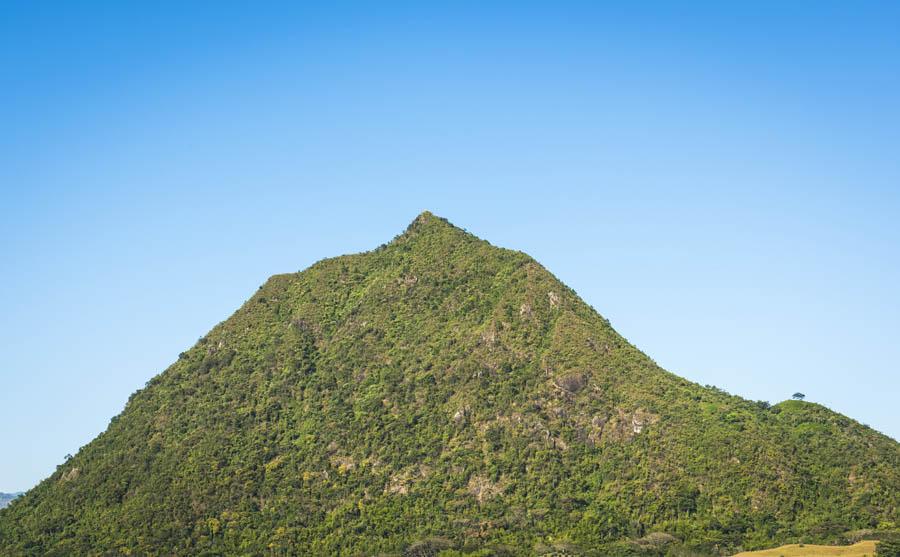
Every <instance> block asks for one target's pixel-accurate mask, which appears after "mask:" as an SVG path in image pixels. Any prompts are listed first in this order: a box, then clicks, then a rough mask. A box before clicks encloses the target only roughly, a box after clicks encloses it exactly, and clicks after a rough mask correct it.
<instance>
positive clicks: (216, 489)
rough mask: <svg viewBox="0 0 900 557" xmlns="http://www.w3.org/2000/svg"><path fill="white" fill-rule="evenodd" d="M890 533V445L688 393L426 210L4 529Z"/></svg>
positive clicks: (66, 534) (574, 538) (136, 414)
mask: <svg viewBox="0 0 900 557" xmlns="http://www.w3.org/2000/svg"><path fill="white" fill-rule="evenodd" d="M697 349H698V350H702V349H703V348H702V346H698V348H697ZM898 525H900V445H898V443H897V442H896V441H894V440H892V439H890V438H888V437H886V436H884V435H881V434H879V433H877V432H875V431H873V430H872V429H870V428H868V427H866V426H863V425H861V424H859V423H857V422H855V421H853V420H851V419H849V418H847V417H844V416H842V415H839V414H836V413H834V412H832V411H830V410H828V409H826V408H824V407H822V406H819V405H817V404H812V403H807V402H802V401H787V402H784V403H781V404H778V405H775V406H772V407H769V405H768V404H765V403H757V402H750V401H747V400H744V399H741V398H738V397H735V396H731V395H729V394H727V393H725V392H723V391H721V390H718V389H715V388H710V387H701V386H699V385H696V384H694V383H691V382H689V381H687V380H685V379H682V378H680V377H677V376H675V375H673V374H671V373H669V372H667V371H665V370H663V369H661V368H660V367H659V366H657V365H656V364H655V363H654V362H653V361H652V360H651V359H650V358H648V357H647V356H646V355H644V354H643V353H641V352H640V351H639V350H637V349H636V348H635V347H634V346H632V345H630V344H629V343H628V342H627V341H626V340H625V339H624V338H622V337H621V336H620V335H619V334H618V333H616V331H615V330H613V328H612V327H611V326H610V324H609V322H607V321H606V320H605V319H604V318H603V317H601V316H600V315H599V314H597V312H595V311H594V310H593V309H592V308H591V307H590V306H588V305H587V304H586V303H584V302H583V301H582V300H581V299H580V298H579V297H578V296H577V295H576V294H575V293H574V292H573V291H572V290H570V289H569V288H567V287H566V286H565V285H563V284H562V283H560V282H559V281H558V280H557V279H556V278H555V277H554V276H553V275H551V274H550V273H549V272H548V271H547V270H545V269H544V268H543V267H542V266H541V265H540V264H538V263H537V262H536V261H534V260H533V259H532V258H530V257H528V256H527V255H525V254H523V253H520V252H516V251H510V250H506V249H501V248H497V247H494V246H491V245H490V244H489V243H487V242H485V241H483V240H480V239H478V238H476V237H475V236H472V235H471V234H468V233H467V232H465V231H463V230H461V229H459V228H456V227H455V226H453V225H451V224H450V223H448V222H447V221H446V220H444V219H441V218H439V217H436V216H434V215H432V214H431V213H428V212H425V213H422V214H421V215H419V216H418V217H417V218H416V219H415V220H414V221H413V222H412V224H410V226H409V227H408V228H407V229H406V231H405V232H404V233H402V234H401V235H399V236H397V237H396V238H395V239H394V240H393V241H391V242H390V243H388V244H385V245H383V246H381V247H379V248H377V249H375V250H373V251H371V252H367V253H362V254H357V255H348V256H341V257H336V258H333V259H327V260H324V261H320V262H318V263H316V264H314V265H313V266H311V267H310V268H308V269H306V270H305V271H302V272H299V273H294V274H284V275H276V276H273V277H272V278H270V279H269V280H268V281H266V283H265V284H264V285H263V286H261V287H260V288H259V290H258V291H257V292H256V293H255V294H254V295H253V296H252V297H251V298H250V299H249V300H248V301H247V302H246V303H244V305H243V306H242V307H241V308H240V309H238V311H237V312H236V313H235V314H234V315H232V316H231V317H230V318H228V319H227V320H226V321H224V322H222V323H220V324H218V325H216V326H215V327H214V328H213V329H212V330H211V331H210V332H209V334H207V335H206V336H204V337H203V338H201V339H200V340H199V342H198V343H197V344H196V345H194V346H193V347H192V348H190V349H189V350H187V351H186V352H184V353H182V354H181V355H180V356H179V358H178V360H177V361H176V362H175V363H173V364H172V365H171V366H170V367H169V368H168V369H166V370H165V371H164V372H163V373H161V374H160V375H158V376H156V377H154V378H153V379H152V380H150V381H149V382H148V383H147V385H146V388H144V389H141V390H140V391H138V392H136V393H135V394H134V395H132V396H131V398H130V399H129V401H128V404H127V406H126V407H125V409H124V411H123V412H122V413H121V414H120V415H119V416H117V417H115V418H113V420H112V422H111V423H110V425H109V427H108V429H107V430H106V431H105V432H104V433H102V434H101V435H99V436H98V437H97V438H96V439H95V440H93V441H92V442H91V443H89V444H88V445H86V446H85V447H83V448H82V449H81V450H80V451H79V452H78V454H76V455H75V456H74V457H73V458H71V459H69V460H67V461H66V462H65V463H63V464H61V465H60V466H59V467H58V468H57V470H56V471H55V472H54V473H53V474H52V475H51V476H50V477H49V478H47V479H46V480H44V481H43V482H42V483H41V484H40V485H38V486H37V487H35V488H34V489H32V490H31V491H29V492H28V493H27V494H25V495H24V496H22V497H20V498H19V499H17V500H16V501H14V502H13V503H12V504H11V505H10V506H9V507H8V508H7V509H4V510H3V511H0V554H3V555H91V554H98V555H99V554H102V555H113V554H131V555H200V554H207V555H220V554H226V555H287V554H303V555H372V554H403V553H406V554H408V555H435V554H437V553H438V552H440V551H445V553H444V554H445V555H460V554H466V553H470V552H471V553H476V554H478V555H491V554H506V553H509V554H516V555H519V554H521V555H533V554H542V553H548V552H552V551H557V552H567V553H568V554H588V555H610V554H623V555H625V554H646V555H662V554H663V553H665V551H667V550H668V549H667V548H669V549H671V548H672V547H677V546H684V547H688V548H693V549H694V550H696V551H701V552H709V553H722V552H726V551H729V550H732V549H737V548H756V547H760V546H767V545H772V544H777V543H776V542H782V541H794V540H803V541H810V542H812V541H820V542H823V541H833V540H836V539H838V538H839V537H840V536H841V535H842V534H843V533H844V532H846V531H849V530H856V529H862V528H868V529H891V528H896V527H897V526H898Z"/></svg>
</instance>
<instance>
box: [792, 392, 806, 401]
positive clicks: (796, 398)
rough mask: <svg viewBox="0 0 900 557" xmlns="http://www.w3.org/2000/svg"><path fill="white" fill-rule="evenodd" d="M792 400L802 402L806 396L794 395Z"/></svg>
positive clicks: (801, 394)
mask: <svg viewBox="0 0 900 557" xmlns="http://www.w3.org/2000/svg"><path fill="white" fill-rule="evenodd" d="M792 398H793V399H794V400H803V399H804V398H806V395H805V394H803V393H794V396H793V397H792Z"/></svg>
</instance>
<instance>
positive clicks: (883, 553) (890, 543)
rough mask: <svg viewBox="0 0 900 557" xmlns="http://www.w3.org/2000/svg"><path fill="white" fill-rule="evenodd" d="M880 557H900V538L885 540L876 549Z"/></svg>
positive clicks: (876, 553)
mask: <svg viewBox="0 0 900 557" xmlns="http://www.w3.org/2000/svg"><path fill="white" fill-rule="evenodd" d="M875 555H877V556H878V557H900V538H890V539H884V540H881V541H880V542H878V545H877V546H876V547H875Z"/></svg>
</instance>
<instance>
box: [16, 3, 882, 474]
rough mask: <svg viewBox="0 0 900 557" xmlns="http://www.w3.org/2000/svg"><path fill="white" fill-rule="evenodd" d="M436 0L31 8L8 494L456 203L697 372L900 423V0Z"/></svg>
mask: <svg viewBox="0 0 900 557" xmlns="http://www.w3.org/2000/svg"><path fill="white" fill-rule="evenodd" d="M76 4H77V5H76ZM126 4H127V5H126ZM376 4H377V6H376ZM421 4H428V6H427V7H425V6H423V5H418V6H416V5H413V4H412V3H388V4H384V3H358V4H356V3H351V2H337V3H322V5H320V6H318V7H312V6H309V5H304V4H299V5H295V6H289V5H288V4H283V5H282V4H272V3H269V4H265V5H263V4H260V3H249V2H248V3H221V2H203V3H191V4H190V6H187V5H182V3H171V4H165V3H162V2H152V3H146V4H144V5H139V4H138V3H113V2H109V3H94V4H91V3H87V2H84V3H59V4H58V5H57V4H54V3H53V2H44V3H37V2H21V3H15V2H4V3H3V6H2V7H0V122H2V125H0V188H2V192H0V216H2V218H0V234H2V237H3V238H4V239H5V240H4V242H3V243H2V257H0V276H2V277H3V288H2V289H0V304H2V306H3V308H4V319H3V320H0V342H2V345H0V348H2V351H3V354H4V361H3V363H2V365H0V423H2V424H3V429H2V436H0V442H2V444H3V446H4V450H3V451H2V453H0V491H16V490H22V489H26V488H29V487H31V486H32V485H34V484H35V483H36V482H38V481H39V480H40V479H42V478H44V477H46V476H47V475H49V474H50V473H51V472H52V471H53V469H54V467H55V466H56V465H57V464H59V463H60V462H62V460H63V457H64V456H65V455H66V454H67V453H74V452H75V451H77V450H78V448H79V447H80V446H82V445H84V444H85V443H87V442H88V441H90V440H91V439H92V438H93V437H94V436H96V435H97V434H98V433H100V432H101V431H102V430H104V429H105V427H106V425H107V424H108V422H109V419H110V418H111V417H112V416H113V415H115V414H117V413H119V412H120V411H121V409H122V408H123V406H124V404H125V401H126V400H127V398H128V396H129V394H131V393H132V392H133V391H135V390H136V389H138V388H140V387H141V386H143V384H144V383H145V382H146V381H147V380H148V379H149V378H151V377H152V376H153V375H155V374H157V373H159V372H160V371H162V370H163V369H164V368H165V367H167V366H168V365H169V364H170V363H171V362H172V361H174V360H175V359H176V357H177V354H178V353H179V352H181V351H182V350H184V349H185V348H187V347H188V346H190V345H192V344H193V343H194V342H195V341H196V340H197V338H198V337H200V336H201V335H203V334H204V333H205V332H206V331H207V330H209V329H210V328H211V327H212V326H213V325H214V324H215V323H217V322H219V321H221V320H223V319H225V318H226V317H227V316H228V315H230V314H231V312H232V311H234V310H235V309H236V308H237V307H238V306H239V305H240V304H241V303H242V301H243V300H245V299H246V298H247V297H248V296H250V295H251V294H252V293H253V292H254V290H255V289H256V287H257V286H258V285H259V284H261V283H262V282H264V281H265V279H266V278H267V277H268V276H269V275H271V274H274V273H281V272H289V271H295V270H299V269H303V268H305V267H307V266H308V265H310V264H311V263H313V262H315V261H316V260H318V259H321V258H323V257H328V256H333V255H338V254H342V253H348V252H357V251H363V250H366V249H370V248H373V247H375V246H377V245H379V244H381V243H383V242H385V241H388V240H390V239H391V238H392V237H393V236H394V235H395V234H397V233H399V232H400V231H402V230H403V228H404V227H405V226H406V225H407V224H408V222H409V221H411V220H412V219H413V218H414V217H415V215H416V214H417V213H419V212H421V211H422V210H425V209H429V210H431V211H433V212H435V213H437V214H439V215H441V216H444V217H446V218H448V219H450V220H451V221H452V222H454V223H455V224H457V225H459V226H462V227H465V228H466V229H468V230H470V231H471V232H473V233H476V234H478V235H479V236H481V237H484V238H486V239H488V240H490V241H491V242H493V243H495V244H498V245H501V246H505V247H511V248H516V249H520V250H522V251H525V252H527V253H529V254H531V255H532V256H534V257H536V258H537V259H538V260H540V261H541V262H542V263H543V264H544V265H545V266H547V267H548V268H549V269H550V270H551V271H553V272H554V273H555V274H556V275H557V276H558V277H559V278H560V279H562V280H563V281H564V282H566V283H567V284H569V285H570V286H571V287H573V288H574V289H575V290H576V291H577V292H579V293H580V294H581V295H582V297H583V298H584V299H585V300H587V301H588V302H589V303H590V304H592V305H593V306H594V307H595V308H597V310H598V311H600V312H601V313H602V314H603V315H604V316H606V317H608V318H609V319H610V320H611V321H612V323H613V325H614V326H615V327H616V328H617V329H618V330H619V332H621V333H622V334H623V335H624V336H625V337H626V338H628V339H629V340H630V341H632V342H633V343H635V344H636V345H637V346H639V347H640V348H641V349H643V350H644V351H645V352H647V353H648V354H649V355H650V356H651V357H653V358H654V359H655V360H656V361H657V362H658V363H660V364H661V365H663V366H664V367H666V368H667V369H670V370H671V371H673V372H675V373H678V374H680V375H682V376H685V377H687V378H689V379H691V380H694V381H697V382H699V383H702V384H714V385H717V386H719V387H721V388H724V389H726V390H728V391H730V392H733V393H735V394H739V395H742V396H745V397H747V398H752V399H764V400H769V401H772V402H777V401H779V400H783V399H785V398H787V397H789V396H790V395H791V394H792V393H793V392H794V391H797V390H799V391H803V392H805V393H806V394H807V395H808V399H809V400H813V401H817V402H821V403H824V404H826V405H828V406H830V407H831V408H834V409H835V410H838V411H840V412H843V413H846V414H848V415H850V416H852V417H854V418H856V419H858V420H860V421H862V422H864V423H867V424H869V425H871V426H872V427H874V428H876V429H878V430H880V431H883V432H885V433H887V434H889V435H891V436H893V437H894V438H898V437H900V412H898V410H897V406H896V402H897V394H898V393H900V379H898V376H900V374H898V371H900V370H898V363H897V362H898V361H900V343H898V342H897V339H898V338H900V292H898V284H900V157H898V153H900V102H898V99H900V39H898V37H897V33H896V29H897V28H898V27H900V4H897V3H896V2H866V1H862V2H853V3H848V2H820V1H816V2H812V1H797V2H746V3H743V5H738V3H733V2H729V3H721V2H708V3H707V2H695V3H690V4H688V3H669V5H665V4H662V3H659V4H656V3H643V4H642V5H641V6H639V7H638V6H634V5H632V4H633V3H630V2H627V3H622V4H619V5H615V4H605V5H602V6H598V5H597V3H593V2H584V3H568V2H546V3H535V2H514V3H513V2H509V3H502V2H497V3H490V5H489V6H484V5H479V4H483V3H474V2H472V3H468V2H461V3H459V2H454V3H452V7H450V3H447V5H446V6H444V7H441V6H439V5H438V4H437V3H421ZM676 4H677V5H676Z"/></svg>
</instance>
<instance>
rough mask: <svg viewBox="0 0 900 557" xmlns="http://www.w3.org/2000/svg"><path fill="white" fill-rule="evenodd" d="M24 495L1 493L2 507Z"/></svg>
mask: <svg viewBox="0 0 900 557" xmlns="http://www.w3.org/2000/svg"><path fill="white" fill-rule="evenodd" d="M19 495H22V494H21V493H0V509H2V508H4V507H6V506H7V505H9V504H10V503H11V502H12V500H13V499H15V498H16V497H18V496H19Z"/></svg>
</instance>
